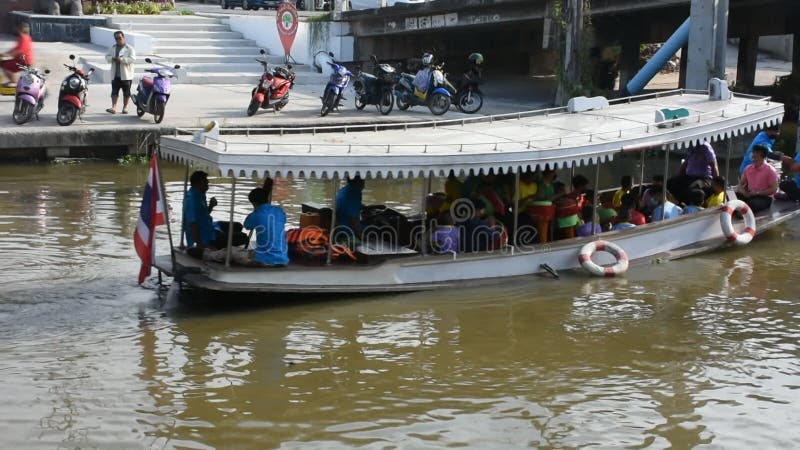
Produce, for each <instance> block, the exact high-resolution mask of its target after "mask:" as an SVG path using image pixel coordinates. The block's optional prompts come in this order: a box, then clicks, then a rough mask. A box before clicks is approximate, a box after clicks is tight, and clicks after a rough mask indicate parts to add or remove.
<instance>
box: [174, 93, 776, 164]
mask: <svg viewBox="0 0 800 450" xmlns="http://www.w3.org/2000/svg"><path fill="white" fill-rule="evenodd" d="M707 93H708V92H707V91H702V90H687V89H676V90H671V91H662V92H656V93H649V94H643V95H636V96H631V97H625V98H619V99H613V100H610V101H609V103H611V104H619V103H629V102H632V101H641V100H646V99H651V98H661V97H666V96H671V95H683V94H707ZM736 97H737V98H746V99H750V100H753V101H752V102H745V103H737V104H731V103H726V104H725V106H723V107H722V108H719V109H715V110H712V111H707V112H695V114H692V115H690V116H689V117H687V118H682V119H674V120H670V121H665V122H661V123H658V124H657V123H655V122H653V123H641V124H636V125H634V126H630V127H625V128H622V127H621V128H618V129H615V130H608V131H601V132H589V133H575V134H570V135H564V136H558V137H548V138H539V139H525V140H508V141H502V142H497V141H494V142H471V143H443V144H389V143H387V144H330V143H274V142H264V143H253V142H232V141H228V140H225V139H224V138H214V137H210V136H206V137H205V138H206V139H207V140H211V141H213V142H214V143H215V144H221V145H222V151H223V152H228V150H229V148H230V147H244V146H247V147H250V148H252V147H253V145H263V146H264V149H263V151H264V152H265V153H270V152H273V151H276V150H285V151H292V152H293V153H301V152H302V153H313V152H314V150H315V149H316V150H319V151H326V152H330V151H331V150H338V151H340V152H341V153H346V154H353V153H356V154H357V153H358V151H359V150H365V149H372V150H375V149H381V150H382V151H383V152H384V153H387V154H401V153H414V154H416V152H414V149H417V152H421V153H432V152H435V151H436V150H440V151H449V152H457V153H461V152H464V151H465V150H467V151H469V150H470V149H474V150H475V151H487V150H488V151H494V152H507V151H527V150H544V149H551V148H561V147H564V146H582V145H586V144H591V143H595V142H596V141H597V142H602V141H603V140H615V139H622V138H624V137H625V135H626V134H627V135H630V134H631V133H637V134H638V137H643V136H642V135H641V134H642V132H644V133H645V134H649V133H651V131H653V130H656V129H660V128H664V127H670V126H674V125H676V124H678V123H681V122H686V121H694V122H696V123H701V122H702V121H703V118H705V117H719V116H722V117H725V114H726V111H730V110H731V109H732V108H736V109H741V110H744V111H747V110H748V108H749V105H751V104H753V103H762V102H763V103H766V105H769V104H770V102H771V99H770V98H769V97H763V96H754V95H747V94H736ZM562 113H566V108H565V107H558V108H546V109H540V110H534V111H523V112H518V113H509V114H496V115H492V116H483V117H477V118H463V119H449V120H433V121H424V122H407V123H393V124H373V125H330V126H324V127H301V128H225V129H223V130H220V132H221V133H222V132H224V133H225V134H237V133H234V132H235V131H243V132H244V133H239V134H245V135H247V136H250V135H251V134H271V133H279V134H281V135H283V134H290V133H291V134H299V133H301V132H303V131H306V132H311V133H310V134H316V133H322V132H335V131H339V132H345V133H347V132H349V131H364V130H370V131H379V130H386V129H408V128H414V127H417V126H421V125H423V124H427V125H431V124H432V126H433V127H434V128H435V127H438V126H446V125H458V124H461V125H465V124H467V123H479V122H493V121H495V120H498V121H499V120H509V119H515V118H516V119H521V118H523V117H534V116H548V115H550V114H562ZM591 113H592V112H591V111H589V112H587V114H591ZM598 113H599V114H602V113H601V112H598ZM612 117H613V116H612ZM195 131H196V129H193V128H176V129H175V134H174V135H175V137H178V136H179V135H184V134H192V133H194V132H195ZM660 145H662V141H660V140H657V139H655V140H650V141H645V142H643V143H639V144H636V145H632V146H626V147H623V151H625V150H627V151H637V150H641V149H643V148H645V147H654V146H660Z"/></svg>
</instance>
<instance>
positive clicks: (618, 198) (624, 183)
mask: <svg viewBox="0 0 800 450" xmlns="http://www.w3.org/2000/svg"><path fill="white" fill-rule="evenodd" d="M619 184H620V187H619V190H617V192H614V198H613V199H612V200H611V206H613V207H614V208H615V209H619V207H620V206H622V196H623V195H625V194H630V193H631V188H632V187H633V178H631V176H630V175H625V176H623V177H622V178H621V179H620V180H619Z"/></svg>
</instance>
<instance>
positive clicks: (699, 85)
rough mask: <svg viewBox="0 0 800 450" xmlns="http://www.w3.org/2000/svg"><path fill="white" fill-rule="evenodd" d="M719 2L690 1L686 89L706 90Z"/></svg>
mask: <svg viewBox="0 0 800 450" xmlns="http://www.w3.org/2000/svg"><path fill="white" fill-rule="evenodd" d="M718 2H719V0H692V6H691V13H690V17H691V19H692V22H691V25H690V28H689V52H688V55H687V56H688V59H689V65H688V66H687V69H686V88H687V89H700V90H704V89H707V88H708V80H709V78H711V75H712V70H711V69H712V68H713V67H714V46H715V44H716V39H715V23H716V20H717V14H716V11H717V10H716V7H717V5H718Z"/></svg>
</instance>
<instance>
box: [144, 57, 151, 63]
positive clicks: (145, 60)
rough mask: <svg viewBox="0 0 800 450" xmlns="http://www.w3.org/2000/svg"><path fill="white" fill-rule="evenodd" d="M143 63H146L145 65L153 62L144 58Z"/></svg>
mask: <svg viewBox="0 0 800 450" xmlns="http://www.w3.org/2000/svg"><path fill="white" fill-rule="evenodd" d="M144 62H146V63H152V62H153V61H152V60H151V59H150V58H145V59H144Z"/></svg>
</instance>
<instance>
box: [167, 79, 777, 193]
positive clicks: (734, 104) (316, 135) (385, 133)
mask: <svg viewBox="0 0 800 450" xmlns="http://www.w3.org/2000/svg"><path fill="white" fill-rule="evenodd" d="M610 103H611V104H610V105H609V106H606V107H604V108H602V109H595V110H588V111H582V112H572V113H571V112H568V110H567V109H566V108H555V109H548V110H540V111H529V112H525V113H516V114H506V115H498V116H481V117H476V118H465V119H455V120H438V121H430V122H425V123H414V124H402V123H401V124H398V123H394V124H386V125H370V126H364V127H359V126H352V125H350V126H336V127H315V128H308V129H305V130H300V129H288V128H287V129H272V130H250V132H261V133H273V134H249V133H248V134H249V135H244V134H237V135H233V134H231V135H221V136H219V135H216V136H214V135H213V134H212V133H202V132H198V133H195V136H194V137H193V136H192V135H188V134H180V133H179V132H176V135H175V136H163V137H162V138H161V156H162V158H165V159H167V160H170V161H175V162H179V163H183V164H189V165H192V166H194V167H196V168H202V169H205V170H207V171H208V172H209V173H211V174H216V175H222V176H233V177H254V176H255V177H259V178H263V177H265V176H272V177H288V176H294V177H312V178H313V177H321V178H330V177H333V176H337V177H346V176H354V175H361V176H362V177H365V178H404V177H417V176H427V175H438V176H444V175H447V174H448V173H449V172H450V171H455V173H456V174H459V175H461V174H465V173H470V172H473V173H487V172H489V171H494V172H495V173H497V172H499V171H503V172H505V173H511V172H515V171H517V170H525V169H527V168H531V169H535V168H544V167H545V166H548V167H551V168H563V167H571V166H572V165H573V164H574V165H575V166H581V165H586V164H593V163H595V162H604V161H608V160H611V159H612V158H613V155H614V154H615V153H618V152H620V151H635V150H641V149H646V148H653V147H655V148H670V149H676V148H677V149H681V148H686V147H690V146H692V145H695V144H697V143H699V142H702V141H704V140H708V141H710V142H713V141H717V140H722V139H727V138H730V137H733V136H737V135H741V134H745V133H749V132H752V131H754V130H757V129H759V128H762V127H766V126H770V125H774V124H778V123H780V121H781V120H782V117H783V113H784V110H783V105H782V104H780V103H775V102H771V101H770V100H769V98H761V97H759V98H756V97H751V96H740V95H736V96H733V97H731V98H730V99H728V100H712V99H709V96H708V94H707V93H706V92H699V91H685V90H677V91H670V92H666V93H660V94H653V95H647V96H639V97H633V98H625V99H618V100H614V101H611V102H610ZM665 112H666V113H667V114H665ZM670 112H674V114H671V113H670ZM665 117H666V118H667V119H666V120H665ZM670 117H673V118H674V119H670ZM657 120H661V121H660V122H657ZM360 128H362V129H363V128H366V129H367V130H371V131H358V130H359V129H360ZM300 131H307V132H306V133H302V132H300Z"/></svg>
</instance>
